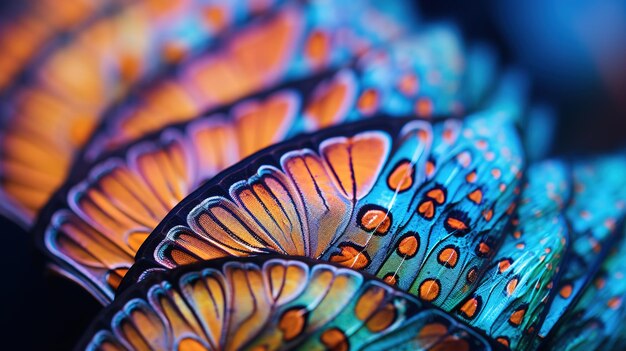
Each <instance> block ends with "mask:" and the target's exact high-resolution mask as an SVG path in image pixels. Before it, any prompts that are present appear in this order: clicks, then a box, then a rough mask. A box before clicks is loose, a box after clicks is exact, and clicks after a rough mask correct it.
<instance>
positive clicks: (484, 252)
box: [478, 242, 491, 255]
mask: <svg viewBox="0 0 626 351" xmlns="http://www.w3.org/2000/svg"><path fill="white" fill-rule="evenodd" d="M490 251H491V248H490V247H489V245H487V244H486V243H484V242H481V243H480V244H478V252H479V253H480V254H482V255H488V254H489V252H490Z"/></svg>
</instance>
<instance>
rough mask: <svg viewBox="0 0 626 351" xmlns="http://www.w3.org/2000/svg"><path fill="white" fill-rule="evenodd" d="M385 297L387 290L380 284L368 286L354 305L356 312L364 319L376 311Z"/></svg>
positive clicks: (357, 315) (358, 316)
mask: <svg viewBox="0 0 626 351" xmlns="http://www.w3.org/2000/svg"><path fill="white" fill-rule="evenodd" d="M384 298H385V290H383V289H382V288H380V287H378V286H372V287H370V288H368V289H367V290H366V291H365V292H364V293H363V294H362V295H361V296H360V297H359V299H358V301H357V303H356V306H355V307H354V314H355V315H356V317H357V318H358V319H360V320H362V321H364V320H366V319H368V318H369V317H370V316H371V315H372V313H374V312H375V311H376V310H377V309H378V306H379V304H380V303H381V302H382V301H383V299H384Z"/></svg>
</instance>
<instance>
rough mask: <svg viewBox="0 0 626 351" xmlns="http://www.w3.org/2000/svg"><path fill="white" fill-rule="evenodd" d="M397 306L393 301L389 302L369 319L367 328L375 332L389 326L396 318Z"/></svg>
mask: <svg viewBox="0 0 626 351" xmlns="http://www.w3.org/2000/svg"><path fill="white" fill-rule="evenodd" d="M396 313H397V312H396V308H395V306H394V305H393V304H392V303H387V304H386V305H385V306H384V307H383V308H382V309H380V310H378V312H376V313H375V314H374V315H373V316H372V318H370V319H369V320H368V321H367V324H366V325H367V329H369V330H370V331H372V332H374V333H380V332H381V331H383V330H385V329H387V328H389V326H391V325H392V324H393V322H394V321H395V319H396Z"/></svg>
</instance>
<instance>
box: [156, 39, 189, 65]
mask: <svg viewBox="0 0 626 351" xmlns="http://www.w3.org/2000/svg"><path fill="white" fill-rule="evenodd" d="M185 54H187V49H186V48H185V46H184V45H182V44H180V43H177V42H169V43H166V44H165V45H164V46H163V51H162V53H161V55H162V56H163V60H164V61H165V62H167V63H169V64H172V63H176V62H179V61H180V60H182V59H183V57H185Z"/></svg>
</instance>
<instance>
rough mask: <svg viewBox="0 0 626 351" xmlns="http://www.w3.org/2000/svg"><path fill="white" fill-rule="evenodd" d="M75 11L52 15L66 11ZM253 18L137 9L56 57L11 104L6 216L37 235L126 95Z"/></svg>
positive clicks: (242, 8)
mask: <svg viewBox="0 0 626 351" xmlns="http://www.w3.org/2000/svg"><path fill="white" fill-rule="evenodd" d="M43 3H44V4H47V3H48V1H44V2H43ZM73 3H74V2H71V3H70V2H68V3H67V4H63V6H61V5H58V4H55V5H52V6H51V7H55V8H58V9H66V6H67V7H71V6H72V4H73ZM268 5H271V6H274V5H275V4H274V3H273V2H269V3H268ZM49 6H50V5H49ZM76 9H78V7H76ZM66 10H67V9H66ZM252 10H253V9H252V8H251V7H250V6H249V5H248V3H247V1H228V2H217V1H208V2H207V1H202V0H193V1H170V2H167V4H165V3H163V4H161V6H159V5H158V4H157V3H156V2H144V1H133V2H131V3H129V4H127V5H126V6H122V7H121V8H119V9H118V11H111V13H107V14H106V15H104V16H100V17H98V18H96V19H94V21H91V22H90V23H88V24H87V25H86V26H85V28H81V30H80V31H76V32H75V33H72V35H70V37H69V39H68V40H64V41H63V42H62V43H60V44H59V45H57V46H55V47H54V50H50V53H49V54H47V55H45V57H43V58H42V59H41V60H40V61H41V62H38V64H37V65H36V66H35V67H33V68H32V72H29V79H26V80H24V81H23V82H22V83H21V84H20V85H19V86H17V87H15V89H13V91H12V92H11V94H10V96H9V97H8V99H7V101H10V103H9V106H7V109H6V111H7V112H6V115H5V116H3V117H4V118H3V122H4V123H3V124H2V138H1V139H0V143H1V145H2V146H1V148H2V150H3V152H2V156H1V161H0V162H1V164H2V167H0V169H1V174H0V177H1V178H2V183H1V195H2V198H3V201H0V203H2V209H3V211H4V212H5V213H8V214H9V215H12V216H13V217H15V218H16V219H17V220H19V221H20V222H21V223H22V224H23V225H24V226H25V227H30V225H32V222H33V219H34V217H35V215H36V214H37V212H38V211H39V210H40V209H41V207H42V206H43V205H44V204H45V201H46V200H47V199H48V198H49V197H50V195H51V194H52V192H53V191H54V190H55V189H56V188H57V187H58V186H59V185H61V183H62V181H63V179H64V178H65V176H66V175H67V172H68V169H69V167H70V165H71V162H72V160H73V157H74V154H75V153H76V152H77V151H78V150H80V148H81V147H82V146H83V145H84V144H85V143H86V142H87V140H88V138H89V135H90V134H91V132H92V131H93V130H94V128H95V127H96V124H97V122H98V120H99V119H100V118H101V117H102V114H103V112H104V111H105V110H106V109H108V108H110V107H111V105H112V104H113V103H114V102H115V101H116V100H117V99H118V98H119V97H120V95H123V94H124V93H125V92H127V91H128V90H129V88H130V87H131V86H133V85H135V84H137V83H138V82H139V81H140V80H145V79H148V78H150V77H153V76H154V75H156V74H157V73H158V72H159V71H160V70H161V69H162V68H163V67H165V66H167V65H170V64H172V63H173V62H172V60H173V59H181V58H184V57H185V56H186V55H187V54H191V53H192V52H194V51H197V50H198V49H199V48H201V47H203V46H205V45H207V44H208V43H209V42H211V41H212V40H214V39H215V37H216V34H217V33H219V32H222V31H225V30H226V29H228V28H230V27H234V26H237V25H239V24H241V23H242V22H246V21H247V20H248V19H249V18H250V17H251V16H253V11H252ZM258 10H259V11H261V12H265V11H266V10H264V9H263V7H260V8H259V9H258ZM205 11H207V12H209V13H217V14H220V15H219V16H220V18H221V20H220V23H215V21H214V20H213V19H212V18H213V17H214V16H213V17H212V16H204V13H205ZM51 12H54V11H51ZM191 28H193V29H192V30H190V29H191ZM173 56H175V57H173Z"/></svg>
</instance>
